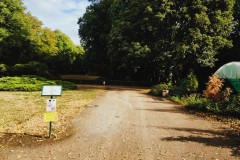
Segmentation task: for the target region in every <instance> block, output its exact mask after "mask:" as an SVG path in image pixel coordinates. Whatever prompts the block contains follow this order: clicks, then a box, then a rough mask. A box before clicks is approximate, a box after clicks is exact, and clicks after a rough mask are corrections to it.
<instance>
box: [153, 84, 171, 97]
mask: <svg viewBox="0 0 240 160" xmlns="http://www.w3.org/2000/svg"><path fill="white" fill-rule="evenodd" d="M171 89H173V85H172V83H171V82H169V83H161V84H158V85H155V86H153V87H152V88H151V91H150V93H151V94H153V95H156V96H159V95H162V91H163V90H171Z"/></svg>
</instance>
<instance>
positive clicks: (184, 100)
mask: <svg viewBox="0 0 240 160" xmlns="http://www.w3.org/2000/svg"><path fill="white" fill-rule="evenodd" d="M171 100H172V101H174V102H176V103H179V104H181V105H183V106H187V107H189V106H191V107H196V106H199V105H201V104H203V103H206V102H207V99H206V98H202V97H201V96H200V95H199V94H195V93H194V94H190V95H185V96H182V97H180V96H172V97H171Z"/></svg>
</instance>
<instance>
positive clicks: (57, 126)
mask: <svg viewBox="0 0 240 160" xmlns="http://www.w3.org/2000/svg"><path fill="white" fill-rule="evenodd" d="M96 94H97V93H96V91H95V90H89V89H88V90H84V91H83V90H81V91H80V90H75V91H64V92H63V93H62V96H61V97H56V99H57V112H58V116H59V121H57V122H54V124H53V135H54V136H55V138H57V139H58V138H61V137H63V136H66V133H67V130H68V129H69V127H71V119H72V118H73V117H74V116H75V115H76V114H78V113H79V112H80V111H81V110H82V109H83V107H84V106H85V105H87V104H89V103H91V102H92V101H93V99H94V98H95V97H96ZM0 97H1V99H0V137H1V136H3V135H6V134H9V133H13V134H28V135H33V136H40V137H41V136H42V137H46V136H47V135H48V127H49V123H45V122H43V113H45V110H46V109H45V107H46V100H47V99H48V98H49V97H41V93H40V92H0Z"/></svg>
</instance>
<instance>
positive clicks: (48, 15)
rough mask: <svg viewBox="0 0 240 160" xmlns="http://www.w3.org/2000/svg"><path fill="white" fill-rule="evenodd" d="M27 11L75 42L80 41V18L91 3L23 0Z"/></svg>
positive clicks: (71, 0)
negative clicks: (78, 22)
mask: <svg viewBox="0 0 240 160" xmlns="http://www.w3.org/2000/svg"><path fill="white" fill-rule="evenodd" d="M23 2H24V5H25V6H26V8H27V11H30V12H31V13H32V15H33V16H35V17H37V18H38V19H39V20H41V21H42V22H43V24H44V26H45V27H48V28H51V29H52V30H55V29H60V30H61V31H62V32H64V33H65V34H67V35H68V36H69V37H70V38H71V39H72V41H73V42H74V43H75V44H80V43H79V41H80V40H79V37H78V25H77V21H78V18H79V17H81V16H82V15H83V14H84V13H85V10H86V7H87V6H88V5H89V4H90V3H89V2H88V0H23Z"/></svg>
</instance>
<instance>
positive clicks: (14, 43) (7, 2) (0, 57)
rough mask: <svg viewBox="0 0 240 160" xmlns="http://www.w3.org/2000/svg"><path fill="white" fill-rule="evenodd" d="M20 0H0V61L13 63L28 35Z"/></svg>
mask: <svg viewBox="0 0 240 160" xmlns="http://www.w3.org/2000/svg"><path fill="white" fill-rule="evenodd" d="M24 10H25V8H24V6H23V3H22V1H21V0H3V1H1V2H0V61H1V63H5V64H14V63H15V62H16V60H18V59H19V57H20V56H21V53H20V52H21V51H20V50H21V46H22V45H23V43H25V40H26V38H27V37H28V36H29V30H28V27H27V23H26V19H25V13H24Z"/></svg>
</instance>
